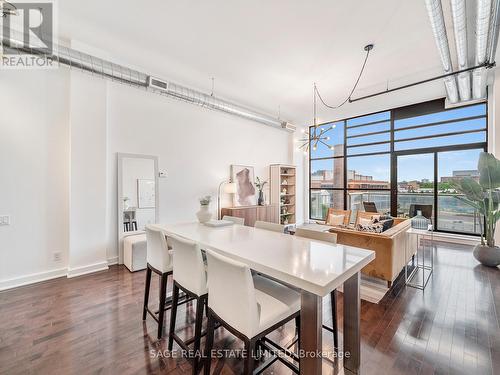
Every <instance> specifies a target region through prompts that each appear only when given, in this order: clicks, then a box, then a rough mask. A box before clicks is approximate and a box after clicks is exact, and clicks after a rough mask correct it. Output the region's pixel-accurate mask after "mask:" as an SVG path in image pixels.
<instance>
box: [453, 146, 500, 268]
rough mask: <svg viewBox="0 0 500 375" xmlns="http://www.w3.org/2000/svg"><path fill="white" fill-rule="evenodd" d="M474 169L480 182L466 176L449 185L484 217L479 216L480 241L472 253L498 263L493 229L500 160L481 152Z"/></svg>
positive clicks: (499, 203) (498, 210)
mask: <svg viewBox="0 0 500 375" xmlns="http://www.w3.org/2000/svg"><path fill="white" fill-rule="evenodd" d="M477 169H478V170H479V182H478V181H476V180H474V179H472V178H470V177H465V178H463V179H461V180H459V181H456V182H453V185H452V186H453V187H454V188H455V189H456V190H457V191H458V192H459V193H462V194H463V195H464V196H458V195H457V196H456V198H457V199H460V200H461V201H463V202H464V203H467V204H468V205H470V206H472V207H474V208H475V209H476V210H477V211H478V212H479V213H480V214H481V215H482V217H483V220H479V223H480V224H481V244H479V245H476V247H475V248H474V251H473V254H474V257H475V258H476V259H477V260H478V261H479V262H480V263H481V264H483V265H485V266H489V267H496V266H498V265H499V264H500V248H499V247H498V246H495V229H496V224H497V221H498V220H499V219H500V190H499V188H500V161H499V160H498V159H497V158H495V157H494V156H493V155H492V154H489V153H487V152H482V153H481V154H480V156H479V162H478V165H477ZM483 222H484V224H483Z"/></svg>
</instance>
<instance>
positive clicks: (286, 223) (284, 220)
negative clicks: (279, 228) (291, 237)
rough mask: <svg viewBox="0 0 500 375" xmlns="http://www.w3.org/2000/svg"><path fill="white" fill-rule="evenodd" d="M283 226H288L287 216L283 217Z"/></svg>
mask: <svg viewBox="0 0 500 375" xmlns="http://www.w3.org/2000/svg"><path fill="white" fill-rule="evenodd" d="M283 225H288V216H285V219H283Z"/></svg>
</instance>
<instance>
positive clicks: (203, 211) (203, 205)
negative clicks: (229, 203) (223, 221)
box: [196, 195, 212, 223]
mask: <svg viewBox="0 0 500 375" xmlns="http://www.w3.org/2000/svg"><path fill="white" fill-rule="evenodd" d="M211 200H212V197H211V196H210V195H207V196H205V197H201V198H200V210H199V211H198V212H197V213H196V216H197V217H198V221H199V222H200V223H206V222H207V221H209V220H210V219H211V218H212V213H211V212H210V211H209V210H208V208H209V206H210V201H211Z"/></svg>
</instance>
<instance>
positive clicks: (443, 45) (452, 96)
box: [425, 0, 458, 103]
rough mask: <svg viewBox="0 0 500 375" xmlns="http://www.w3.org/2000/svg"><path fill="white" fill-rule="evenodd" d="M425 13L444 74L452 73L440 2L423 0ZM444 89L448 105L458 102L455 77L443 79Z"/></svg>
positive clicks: (437, 0) (439, 0)
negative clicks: (427, 15)
mask: <svg viewBox="0 0 500 375" xmlns="http://www.w3.org/2000/svg"><path fill="white" fill-rule="evenodd" d="M425 6H426V7H427V13H428V14H429V19H430V22H431V27H432V32H433V34H434V39H435V41H436V46H437V48H438V51H439V56H440V57H441V63H442V64H443V69H444V72H445V74H447V73H451V72H453V65H452V63H451V56H450V47H449V45H448V36H447V34H446V27H445V24H444V16H443V9H442V7H441V0H425ZM443 81H444V86H445V88H446V95H447V97H448V100H449V101H450V103H456V102H458V89H457V81H456V79H455V76H448V77H446V78H444V79H443Z"/></svg>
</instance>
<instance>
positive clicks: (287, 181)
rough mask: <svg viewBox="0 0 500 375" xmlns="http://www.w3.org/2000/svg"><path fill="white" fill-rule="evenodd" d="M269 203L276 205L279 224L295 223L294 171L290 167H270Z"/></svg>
mask: <svg viewBox="0 0 500 375" xmlns="http://www.w3.org/2000/svg"><path fill="white" fill-rule="evenodd" d="M270 176H271V177H270V202H271V204H274V205H276V207H277V209H276V214H277V215H278V217H279V220H280V224H285V221H286V222H287V224H295V222H296V217H295V213H296V207H295V203H296V200H295V199H296V197H295V193H296V191H295V189H296V169H295V167H294V166H292V165H285V164H272V165H271V166H270Z"/></svg>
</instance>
